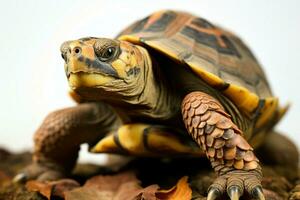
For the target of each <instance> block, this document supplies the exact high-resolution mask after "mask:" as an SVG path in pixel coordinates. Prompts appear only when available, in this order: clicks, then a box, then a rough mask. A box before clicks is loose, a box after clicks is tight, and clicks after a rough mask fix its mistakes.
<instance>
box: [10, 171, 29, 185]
mask: <svg viewBox="0 0 300 200" xmlns="http://www.w3.org/2000/svg"><path fill="white" fill-rule="evenodd" d="M27 180H28V178H27V175H26V173H19V174H17V175H16V176H15V177H14V178H13V183H24V182H26V181H27Z"/></svg>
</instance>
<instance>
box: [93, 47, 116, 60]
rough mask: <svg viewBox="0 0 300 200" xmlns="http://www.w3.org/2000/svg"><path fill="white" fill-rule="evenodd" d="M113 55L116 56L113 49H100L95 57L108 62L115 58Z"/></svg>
mask: <svg viewBox="0 0 300 200" xmlns="http://www.w3.org/2000/svg"><path fill="white" fill-rule="evenodd" d="M96 54H97V53H96ZM115 54H116V48H115V47H107V48H105V49H102V51H101V52H99V55H97V56H98V58H99V59H100V60H101V61H108V60H110V59H112V58H113V57H114V56H115Z"/></svg>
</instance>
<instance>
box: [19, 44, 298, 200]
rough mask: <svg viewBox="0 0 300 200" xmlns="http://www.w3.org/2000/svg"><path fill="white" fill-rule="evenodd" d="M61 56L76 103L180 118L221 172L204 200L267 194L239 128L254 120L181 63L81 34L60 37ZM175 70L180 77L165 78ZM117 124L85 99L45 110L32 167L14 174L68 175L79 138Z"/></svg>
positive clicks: (138, 118)
mask: <svg viewBox="0 0 300 200" xmlns="http://www.w3.org/2000/svg"><path fill="white" fill-rule="evenodd" d="M61 53H62V56H63V58H64V60H65V71H66V75H67V78H68V82H69V85H70V87H71V89H72V90H73V91H74V92H75V93H76V94H78V95H79V97H80V98H79V99H78V100H79V101H82V102H90V101H93V102H102V101H105V102H106V103H109V104H110V105H111V106H113V107H114V108H116V109H117V110H118V111H120V112H118V113H119V114H120V113H121V114H122V115H120V116H122V119H123V118H124V119H125V118H126V122H128V123H141V122H147V123H150V122H151V123H154V124H155V123H156V122H158V123H159V124H160V125H165V126H174V127H175V128H178V129H180V128H183V129H184V126H182V124H183V122H184V124H185V126H186V130H187V131H188V132H189V134H190V135H191V136H192V138H193V139H194V140H195V141H196V142H197V143H198V144H199V146H201V147H202V148H203V150H205V152H206V154H207V156H208V158H209V159H210V161H211V163H212V166H213V168H214V170H215V171H216V172H217V173H218V175H219V176H218V178H217V179H216V181H215V182H214V184H212V186H211V187H210V190H209V193H208V199H209V200H213V199H215V198H217V197H218V196H220V195H221V194H222V193H224V192H225V191H227V193H228V195H229V196H230V197H231V199H234V200H236V199H238V198H239V196H241V195H242V194H243V192H244V191H247V192H249V193H251V194H252V196H254V197H257V198H259V199H264V197H263V195H262V190H261V185H260V180H261V177H262V174H261V169H260V166H259V163H258V160H257V158H256V157H255V155H254V153H253V149H252V147H251V146H250V145H249V144H248V143H247V141H246V140H245V139H244V138H243V133H242V131H241V130H239V128H241V129H242V130H243V131H244V133H245V135H246V134H247V133H248V132H249V133H250V134H249V135H248V136H249V137H250V135H251V133H252V131H253V130H252V126H253V125H255V124H254V122H253V123H249V124H248V123H247V121H248V122H249V121H250V120H251V119H250V118H249V119H248V117H246V116H243V115H240V116H239V117H237V116H238V115H239V114H241V111H240V110H239V109H238V107H236V106H235V105H234V103H233V102H231V101H230V100H229V99H228V100H226V101H222V94H221V93H220V91H219V90H215V89H214V88H212V87H210V86H209V85H207V84H206V83H204V82H203V81H202V79H201V80H200V78H199V77H197V76H195V75H194V74H192V72H191V71H189V70H188V69H186V68H184V67H182V66H179V65H178V63H175V62H171V61H170V62H167V60H168V59H167V58H165V57H162V55H158V56H157V58H156V57H155V58H154V59H153V57H151V56H154V55H155V54H153V55H150V54H149V53H151V52H150V51H149V52H148V50H147V49H146V48H144V47H142V46H139V45H135V44H133V43H130V42H126V41H118V40H111V39H105V38H82V39H79V40H75V41H68V42H65V43H64V44H63V45H62V47H61ZM159 58H160V59H159ZM155 59H156V60H155ZM156 62H157V63H156ZM173 65H174V66H173ZM179 68H180V69H181V70H178V69H179ZM176 69H177V70H176ZM168 70H170V71H168ZM175 71H176V73H178V74H175V76H173V75H170V74H171V73H173V72H175ZM177 84H178V85H177ZM191 91H201V92H192V93H190V92H191ZM187 93H190V94H188V95H187V96H186V97H185V98H184V100H183V102H182V98H183V97H184V95H186V94H187ZM219 97H220V98H219ZM215 98H216V99H218V100H219V102H218V101H217V100H216V99H215ZM220 102H221V103H220ZM181 103H182V115H183V117H184V118H183V121H182V116H181V113H180V104H181ZM248 103H249V102H248ZM253 105H256V104H253ZM223 106H224V107H223ZM224 108H226V109H224ZM225 110H226V111H228V113H230V114H231V115H232V118H233V121H234V122H235V123H236V124H234V123H233V121H232V120H231V118H230V115H229V114H228V113H226V112H225ZM234 118H235V119H234ZM240 119H241V120H240ZM243 119H247V120H243ZM251 122H252V121H251ZM117 124H119V120H118V117H117V116H116V115H115V114H114V113H113V111H112V110H111V109H109V107H107V106H106V104H102V103H99V104H98V103H83V104H79V105H78V106H77V107H74V108H69V109H65V110H61V111H57V112H54V113H52V114H50V115H49V116H48V117H47V118H46V120H45V121H44V123H43V124H42V126H41V127H40V129H39V130H38V131H37V133H36V137H35V152H34V162H33V165H31V166H30V167H29V168H28V169H27V170H25V173H23V174H21V175H20V176H19V179H20V177H21V178H24V177H25V178H27V179H32V178H34V179H36V178H37V179H40V180H49V179H57V178H59V177H61V176H63V175H65V174H66V172H70V170H71V168H72V167H73V166H74V164H75V162H76V158H77V155H78V149H79V145H80V144H81V143H85V142H88V143H91V144H95V143H96V142H98V140H100V139H101V138H102V137H103V136H105V134H106V132H108V131H110V130H112V129H114V128H116V125H117ZM237 125H238V126H237ZM133 127H134V126H133ZM238 127H239V128H238ZM263 128H267V127H263ZM247 131H248V132H247ZM140 133H141V132H140ZM262 133H265V132H262ZM140 135H141V134H140ZM174 135H175V134H174ZM125 138H126V140H129V139H128V137H125ZM250 139H251V138H250ZM135 140H136V139H135ZM106 141H112V140H106ZM139 141H142V140H139ZM152 141H155V140H152ZM110 143H113V142H110ZM129 143H130V142H129ZM117 146H118V145H117ZM137 146H139V143H137ZM109 147H111V146H109ZM273 148H274V149H275V148H276V145H275V146H274V147H273ZM116 150H118V149H116ZM280 151H282V150H280ZM283 151H284V150H283ZM295 151H296V150H295ZM296 154H297V153H296Z"/></svg>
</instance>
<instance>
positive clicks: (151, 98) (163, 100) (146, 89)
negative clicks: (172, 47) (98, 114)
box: [127, 46, 173, 119]
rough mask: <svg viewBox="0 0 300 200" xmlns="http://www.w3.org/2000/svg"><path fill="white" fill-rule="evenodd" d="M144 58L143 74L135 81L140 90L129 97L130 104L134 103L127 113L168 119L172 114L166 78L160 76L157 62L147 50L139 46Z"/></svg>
mask: <svg viewBox="0 0 300 200" xmlns="http://www.w3.org/2000/svg"><path fill="white" fill-rule="evenodd" d="M138 48H140V51H141V52H142V54H143V59H144V69H145V70H143V71H144V74H143V76H142V78H141V79H140V80H139V82H138V83H137V87H142V89H139V90H140V91H141V92H140V93H139V94H138V95H137V96H135V97H133V98H130V100H129V99H128V100H129V101H127V102H129V103H130V104H134V109H129V111H128V113H129V115H133V116H139V117H140V116H143V117H145V118H152V119H168V118H170V117H171V116H172V114H173V113H172V109H170V102H171V98H170V95H169V94H168V91H169V90H168V89H167V84H166V80H165V79H164V78H163V77H162V72H161V70H160V66H159V65H158V63H157V62H156V61H155V60H154V59H153V58H151V57H150V55H149V53H148V51H147V50H146V49H144V48H143V47H139V46H138Z"/></svg>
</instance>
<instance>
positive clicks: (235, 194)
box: [227, 186, 241, 200]
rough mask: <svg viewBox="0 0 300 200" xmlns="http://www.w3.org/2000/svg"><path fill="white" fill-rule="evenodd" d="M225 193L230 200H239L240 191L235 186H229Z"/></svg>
mask: <svg viewBox="0 0 300 200" xmlns="http://www.w3.org/2000/svg"><path fill="white" fill-rule="evenodd" d="M227 193H228V196H229V197H230V199H231V200H239V198H240V196H241V192H240V189H239V187H237V186H231V187H230V188H228V190H227Z"/></svg>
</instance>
